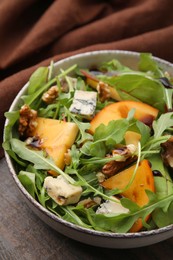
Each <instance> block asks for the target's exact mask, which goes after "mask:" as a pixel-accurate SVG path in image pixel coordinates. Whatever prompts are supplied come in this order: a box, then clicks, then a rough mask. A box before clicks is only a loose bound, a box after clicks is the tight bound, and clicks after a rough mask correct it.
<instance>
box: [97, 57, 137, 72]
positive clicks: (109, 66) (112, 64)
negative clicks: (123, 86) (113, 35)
mask: <svg viewBox="0 0 173 260" xmlns="http://www.w3.org/2000/svg"><path fill="white" fill-rule="evenodd" d="M99 70H101V71H105V70H106V71H116V72H119V73H123V72H128V71H132V70H131V69H130V68H129V67H126V66H124V65H123V64H122V63H120V62H119V61H118V60H115V59H113V60H111V61H108V62H103V63H102V65H101V66H100V67H99Z"/></svg>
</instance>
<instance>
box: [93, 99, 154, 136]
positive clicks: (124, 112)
mask: <svg viewBox="0 0 173 260" xmlns="http://www.w3.org/2000/svg"><path fill="white" fill-rule="evenodd" d="M133 108H134V109H135V114H134V118H136V119H138V120H140V121H141V122H143V123H145V124H147V125H151V124H152V122H153V120H154V119H155V118H156V117H157V115H158V109H156V108H154V107H152V106H150V105H148V104H145V103H142V102H137V101H132V100H124V101H119V102H115V103H113V104H110V105H108V106H106V107H104V108H103V109H102V110H101V111H100V112H98V113H97V114H96V115H95V117H94V118H93V119H92V120H91V122H90V123H91V127H90V132H91V133H92V134H93V133H94V132H95V129H96V128H97V127H98V126H99V125H100V124H104V125H108V123H109V122H110V121H111V120H118V119H121V118H126V117H127V116H128V113H129V111H130V110H131V109H133Z"/></svg>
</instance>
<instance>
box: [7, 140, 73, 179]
mask: <svg viewBox="0 0 173 260" xmlns="http://www.w3.org/2000/svg"><path fill="white" fill-rule="evenodd" d="M11 146H12V149H13V151H14V152H15V153H16V154H17V155H18V156H19V157H20V158H22V159H24V160H26V161H29V162H32V163H33V164H34V167H35V168H36V169H44V170H54V171H56V172H57V173H59V174H61V175H63V176H64V178H66V179H67V180H68V181H69V182H70V183H74V180H73V179H72V178H71V177H70V176H68V175H67V174H65V173H64V172H63V171H62V170H61V169H60V168H58V167H57V166H56V165H55V163H54V161H53V159H52V158H49V157H45V156H44V152H43V151H38V150H33V149H29V148H28V147H27V145H26V143H25V142H22V141H20V140H18V139H14V138H13V139H11Z"/></svg>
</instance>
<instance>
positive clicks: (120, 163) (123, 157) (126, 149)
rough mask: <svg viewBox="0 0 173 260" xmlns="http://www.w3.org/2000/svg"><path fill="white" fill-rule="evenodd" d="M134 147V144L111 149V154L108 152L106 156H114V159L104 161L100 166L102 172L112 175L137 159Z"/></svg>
mask: <svg viewBox="0 0 173 260" xmlns="http://www.w3.org/2000/svg"><path fill="white" fill-rule="evenodd" d="M135 151H136V147H135V146H134V145H127V146H122V147H119V148H117V149H114V150H112V154H108V155H107V157H111V158H115V160H113V161H110V162H108V163H106V164H105V165H104V166H103V167H102V173H103V174H105V175H108V176H112V175H114V174H116V173H117V172H119V171H120V170H122V169H123V168H125V167H126V166H128V165H129V164H131V163H132V162H134V161H136V160H137V156H136V155H135Z"/></svg>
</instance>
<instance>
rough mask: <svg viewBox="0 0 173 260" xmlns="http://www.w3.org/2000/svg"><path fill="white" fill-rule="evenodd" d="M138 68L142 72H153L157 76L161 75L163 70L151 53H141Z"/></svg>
mask: <svg viewBox="0 0 173 260" xmlns="http://www.w3.org/2000/svg"><path fill="white" fill-rule="evenodd" d="M139 69H140V70H141V71H144V72H150V73H153V75H154V76H155V77H157V78H161V77H163V71H162V69H161V68H160V67H159V65H158V63H157V62H156V61H155V60H154V59H153V57H152V54H151V53H141V54H140V62H139Z"/></svg>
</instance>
